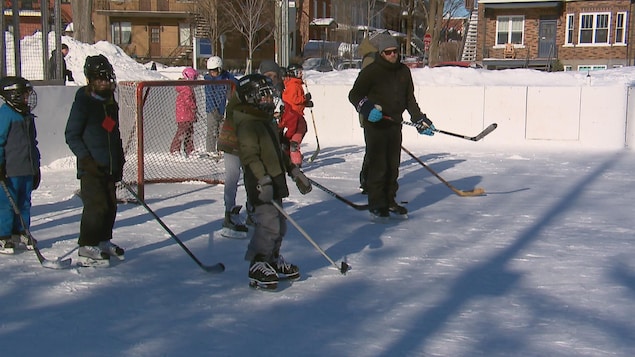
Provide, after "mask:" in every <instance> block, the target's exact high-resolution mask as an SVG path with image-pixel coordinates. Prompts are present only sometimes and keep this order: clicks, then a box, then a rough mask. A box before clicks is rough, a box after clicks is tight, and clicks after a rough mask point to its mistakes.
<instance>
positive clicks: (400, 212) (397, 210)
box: [388, 201, 408, 219]
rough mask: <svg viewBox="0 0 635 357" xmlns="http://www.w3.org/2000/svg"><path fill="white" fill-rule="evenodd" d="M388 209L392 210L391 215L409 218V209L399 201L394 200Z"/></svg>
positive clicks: (398, 217)
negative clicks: (398, 202)
mask: <svg viewBox="0 0 635 357" xmlns="http://www.w3.org/2000/svg"><path fill="white" fill-rule="evenodd" d="M388 210H389V211H390V216H391V217H394V218H397V219H408V209H407V208H406V207H404V206H400V205H398V204H397V202H394V201H393V202H392V203H391V204H390V205H389V206H388Z"/></svg>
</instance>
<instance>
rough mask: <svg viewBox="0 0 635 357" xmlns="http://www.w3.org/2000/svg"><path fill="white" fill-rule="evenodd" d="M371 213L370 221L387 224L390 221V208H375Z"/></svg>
mask: <svg viewBox="0 0 635 357" xmlns="http://www.w3.org/2000/svg"><path fill="white" fill-rule="evenodd" d="M369 212H370V220H371V221H373V222H375V223H387V222H388V221H389V220H390V213H389V212H388V208H373V209H371V210H370V211H369Z"/></svg>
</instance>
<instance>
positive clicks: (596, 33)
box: [578, 12, 611, 46]
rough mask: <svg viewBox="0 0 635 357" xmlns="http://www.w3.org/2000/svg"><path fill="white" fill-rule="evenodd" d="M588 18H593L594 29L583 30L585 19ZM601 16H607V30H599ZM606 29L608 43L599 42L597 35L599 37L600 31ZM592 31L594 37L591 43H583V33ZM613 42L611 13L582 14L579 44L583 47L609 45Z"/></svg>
mask: <svg viewBox="0 0 635 357" xmlns="http://www.w3.org/2000/svg"><path fill="white" fill-rule="evenodd" d="M587 16H591V18H592V27H590V28H582V26H583V24H584V21H583V18H584V17H587ZM599 16H607V20H606V24H607V27H606V28H604V27H603V28H598V26H597V25H598V17H599ZM604 29H606V41H605V42H598V40H597V35H598V31H599V30H604ZM583 30H585V31H591V32H592V36H591V42H582V39H583V36H582V31H583ZM610 40H611V13H610V12H585V13H581V14H580V26H579V29H578V44H579V45H582V46H597V45H608V44H609V43H610V42H609V41H610Z"/></svg>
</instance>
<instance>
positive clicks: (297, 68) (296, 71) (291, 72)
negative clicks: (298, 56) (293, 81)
mask: <svg viewBox="0 0 635 357" xmlns="http://www.w3.org/2000/svg"><path fill="white" fill-rule="evenodd" d="M287 77H295V78H302V65H300V64H297V63H292V64H290V65H289V67H287Z"/></svg>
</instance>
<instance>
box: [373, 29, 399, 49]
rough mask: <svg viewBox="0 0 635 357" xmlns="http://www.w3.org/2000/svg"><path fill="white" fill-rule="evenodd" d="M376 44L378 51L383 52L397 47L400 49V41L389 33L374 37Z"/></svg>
mask: <svg viewBox="0 0 635 357" xmlns="http://www.w3.org/2000/svg"><path fill="white" fill-rule="evenodd" d="M372 42H374V43H375V45H376V46H377V52H379V53H382V52H383V51H384V50H385V49H387V48H393V47H394V48H396V49H399V43H397V40H395V38H394V37H392V36H391V35H389V34H387V33H381V34H379V35H377V36H375V38H374V39H373V41H372Z"/></svg>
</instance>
